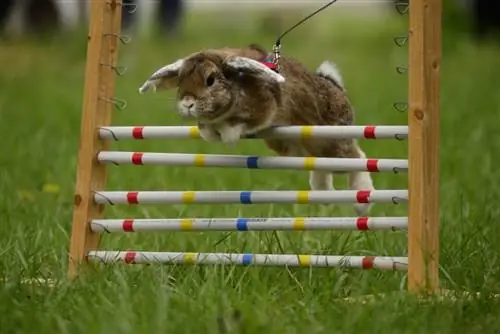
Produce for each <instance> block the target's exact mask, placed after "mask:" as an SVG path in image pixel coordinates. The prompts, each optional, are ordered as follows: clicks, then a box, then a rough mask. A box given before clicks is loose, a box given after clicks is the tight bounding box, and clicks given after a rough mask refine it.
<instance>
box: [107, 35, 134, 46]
mask: <svg viewBox="0 0 500 334" xmlns="http://www.w3.org/2000/svg"><path fill="white" fill-rule="evenodd" d="M104 36H114V37H116V38H118V39H119V40H120V42H121V43H122V44H128V43H130V42H131V41H132V37H130V36H129V35H120V34H111V33H106V34H104Z"/></svg>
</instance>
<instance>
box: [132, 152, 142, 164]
mask: <svg viewBox="0 0 500 334" xmlns="http://www.w3.org/2000/svg"><path fill="white" fill-rule="evenodd" d="M143 155H144V153H140V152H135V153H134V154H132V163H133V164H134V165H142V156H143Z"/></svg>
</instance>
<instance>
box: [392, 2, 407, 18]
mask: <svg viewBox="0 0 500 334" xmlns="http://www.w3.org/2000/svg"><path fill="white" fill-rule="evenodd" d="M394 8H396V11H397V12H398V13H399V14H400V15H405V14H407V13H408V10H409V9H410V6H409V3H408V2H396V3H395V4H394Z"/></svg>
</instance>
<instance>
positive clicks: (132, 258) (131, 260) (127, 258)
mask: <svg viewBox="0 0 500 334" xmlns="http://www.w3.org/2000/svg"><path fill="white" fill-rule="evenodd" d="M136 255H137V253H136V252H127V254H125V259H124V261H125V263H127V264H131V263H134V261H135V257H136Z"/></svg>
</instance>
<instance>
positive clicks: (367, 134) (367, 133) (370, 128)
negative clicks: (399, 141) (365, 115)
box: [364, 126, 375, 139]
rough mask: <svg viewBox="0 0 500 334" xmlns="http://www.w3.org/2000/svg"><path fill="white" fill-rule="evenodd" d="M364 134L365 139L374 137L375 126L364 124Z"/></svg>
mask: <svg viewBox="0 0 500 334" xmlns="http://www.w3.org/2000/svg"><path fill="white" fill-rule="evenodd" d="M364 136H365V138H366V139H375V127H374V126H366V127H365V131H364Z"/></svg>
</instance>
